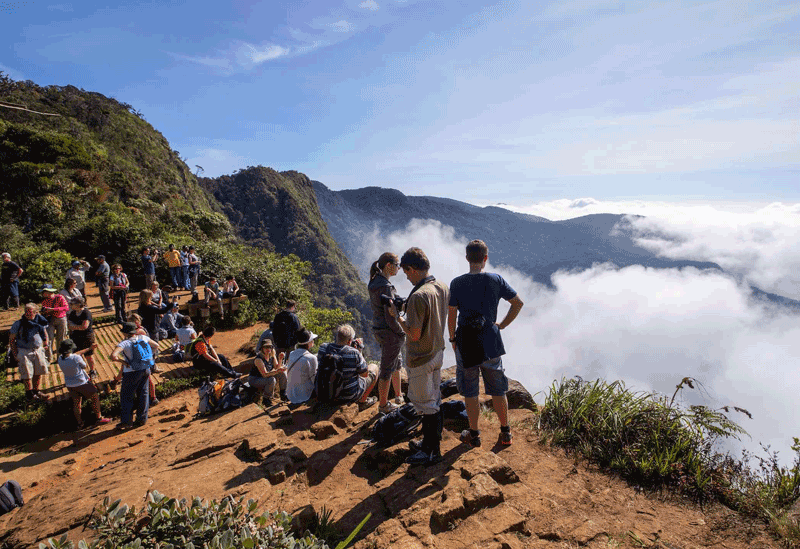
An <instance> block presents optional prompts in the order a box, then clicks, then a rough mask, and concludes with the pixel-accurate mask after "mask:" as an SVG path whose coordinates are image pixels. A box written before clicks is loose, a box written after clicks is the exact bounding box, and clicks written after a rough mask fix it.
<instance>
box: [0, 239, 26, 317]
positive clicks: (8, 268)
mask: <svg viewBox="0 0 800 549" xmlns="http://www.w3.org/2000/svg"><path fill="white" fill-rule="evenodd" d="M21 276H22V267H20V266H19V265H17V264H16V263H14V262H13V261H11V254H10V253H8V252H3V263H2V265H0V291H2V294H3V295H2V298H0V301H2V302H3V307H4V308H5V309H6V310H8V308H9V307H11V308H12V309H14V310H17V309H19V277H21Z"/></svg>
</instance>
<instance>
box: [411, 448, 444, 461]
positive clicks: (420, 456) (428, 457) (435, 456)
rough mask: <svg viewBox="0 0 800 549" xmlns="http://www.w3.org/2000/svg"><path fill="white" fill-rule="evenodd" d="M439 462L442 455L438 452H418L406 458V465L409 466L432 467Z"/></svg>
mask: <svg viewBox="0 0 800 549" xmlns="http://www.w3.org/2000/svg"><path fill="white" fill-rule="evenodd" d="M440 461H442V454H441V453H439V452H438V451H433V452H426V451H425V450H420V451H418V452H416V453H414V454H411V455H410V456H408V457H407V458H406V463H408V464H409V465H433V464H434V463H439V462H440Z"/></svg>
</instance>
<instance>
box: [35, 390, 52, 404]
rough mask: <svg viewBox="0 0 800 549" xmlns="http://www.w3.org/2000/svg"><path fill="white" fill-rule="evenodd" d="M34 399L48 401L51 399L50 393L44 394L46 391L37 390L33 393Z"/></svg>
mask: <svg viewBox="0 0 800 549" xmlns="http://www.w3.org/2000/svg"><path fill="white" fill-rule="evenodd" d="M33 400H39V401H41V402H47V401H48V400H50V397H49V396H48V395H46V394H44V393H40V392H39V391H36V392H35V393H33Z"/></svg>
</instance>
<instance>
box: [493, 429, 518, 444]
mask: <svg viewBox="0 0 800 549" xmlns="http://www.w3.org/2000/svg"><path fill="white" fill-rule="evenodd" d="M513 438H514V436H513V435H512V434H511V431H509V432H507V433H504V432H503V431H500V438H498V439H497V443H498V444H501V445H503V446H511V440H512V439H513Z"/></svg>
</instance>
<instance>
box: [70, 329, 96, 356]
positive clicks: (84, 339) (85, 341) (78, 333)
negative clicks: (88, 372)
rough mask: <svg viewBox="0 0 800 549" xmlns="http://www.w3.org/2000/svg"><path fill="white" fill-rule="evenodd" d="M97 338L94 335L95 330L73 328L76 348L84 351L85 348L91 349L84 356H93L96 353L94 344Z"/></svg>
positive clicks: (73, 339) (73, 340)
mask: <svg viewBox="0 0 800 549" xmlns="http://www.w3.org/2000/svg"><path fill="white" fill-rule="evenodd" d="M95 341H96V339H95V336H94V330H73V331H72V342H73V343H75V347H76V348H77V349H76V350H78V351H82V350H84V349H89V350H88V351H86V352H85V353H83V356H92V355H93V354H94V349H92V345H94V343H95Z"/></svg>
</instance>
